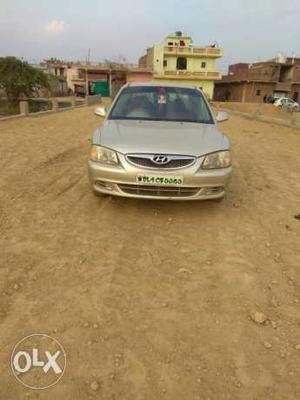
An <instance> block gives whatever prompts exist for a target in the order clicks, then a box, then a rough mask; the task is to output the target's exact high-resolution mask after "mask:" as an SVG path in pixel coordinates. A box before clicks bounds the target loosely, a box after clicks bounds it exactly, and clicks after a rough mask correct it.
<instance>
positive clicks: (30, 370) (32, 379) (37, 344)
mask: <svg viewBox="0 0 300 400" xmlns="http://www.w3.org/2000/svg"><path fill="white" fill-rule="evenodd" d="M65 367H66V354H65V351H64V349H63V347H62V345H61V344H60V343H59V342H58V341H57V340H56V339H54V338H52V337H51V336H49V335H45V334H40V333H38V334H33V335H30V336H26V337H25V338H23V339H22V340H20V341H19V342H18V343H17V344H16V346H15V347H14V350H13V352H12V355H11V368H12V371H13V373H14V375H15V377H16V379H17V380H18V381H19V382H21V383H22V384H23V385H25V386H27V387H29V388H31V389H46V388H48V387H50V386H53V385H55V384H56V383H57V382H58V381H59V380H60V379H61V378H62V376H63V374H64V371H65Z"/></svg>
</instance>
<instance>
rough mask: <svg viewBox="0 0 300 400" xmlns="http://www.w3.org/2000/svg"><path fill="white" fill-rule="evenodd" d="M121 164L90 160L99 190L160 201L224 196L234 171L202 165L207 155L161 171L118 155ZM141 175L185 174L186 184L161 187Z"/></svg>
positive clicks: (94, 187) (94, 179) (90, 173)
mask: <svg viewBox="0 0 300 400" xmlns="http://www.w3.org/2000/svg"><path fill="white" fill-rule="evenodd" d="M118 156H119V159H120V163H121V164H120V166H117V167H111V166H106V165H103V164H100V163H98V162H96V161H91V160H89V161H88V173H89V179H90V182H91V185H92V188H93V190H94V191H95V192H98V193H104V194H110V195H114V196H123V197H132V198H144V199H159V200H207V199H218V198H222V197H223V196H224V194H225V188H226V185H227V184H228V181H229V179H230V175H231V173H232V167H228V168H222V169H215V170H203V169H200V166H201V164H202V162H203V159H204V157H200V158H198V159H197V162H196V163H194V164H193V165H192V166H190V167H187V168H180V169H173V170H161V169H158V168H155V169H148V168H147V169H144V168H142V167H136V166H134V165H132V164H129V163H128V161H127V160H126V159H125V157H124V156H122V155H120V154H118ZM138 174H145V175H146V174H152V175H157V176H159V175H162V176H174V175H176V176H179V175H180V176H182V177H183V185H182V186H157V185H141V184H137V179H136V177H137V175H138Z"/></svg>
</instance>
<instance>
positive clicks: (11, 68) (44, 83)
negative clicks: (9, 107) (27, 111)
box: [0, 57, 49, 104]
mask: <svg viewBox="0 0 300 400" xmlns="http://www.w3.org/2000/svg"><path fill="white" fill-rule="evenodd" d="M0 88H1V89H3V90H4V91H5V93H6V96H7V98H8V101H9V103H10V104H15V103H17V101H18V99H19V98H20V97H21V96H26V97H30V96H32V94H33V93H34V91H35V90H37V89H40V88H46V89H48V88H49V80H48V77H47V75H46V74H45V73H44V72H43V71H40V70H38V69H36V68H34V67H32V66H30V65H29V64H28V63H27V62H25V61H22V60H19V59H18V58H16V57H0Z"/></svg>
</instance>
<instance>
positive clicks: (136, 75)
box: [126, 71, 152, 82]
mask: <svg viewBox="0 0 300 400" xmlns="http://www.w3.org/2000/svg"><path fill="white" fill-rule="evenodd" d="M151 80H152V73H151V72H134V71H129V72H127V79H126V81H127V82H149V81H151Z"/></svg>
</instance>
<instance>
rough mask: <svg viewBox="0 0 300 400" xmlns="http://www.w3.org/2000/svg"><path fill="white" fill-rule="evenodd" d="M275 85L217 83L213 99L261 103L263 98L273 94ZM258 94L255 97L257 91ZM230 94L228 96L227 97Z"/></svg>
mask: <svg viewBox="0 0 300 400" xmlns="http://www.w3.org/2000/svg"><path fill="white" fill-rule="evenodd" d="M275 86H276V84H275V83H271V82H270V83H261V82H249V83H247V82H231V83H222V82H220V83H217V84H216V86H215V92H214V99H215V100H218V101H226V100H228V101H237V102H253V103H262V102H263V100H264V96H269V95H272V94H273V91H274V90H275ZM258 90H259V91H260V94H259V95H257V91H258ZM229 92H230V96H229V97H227V96H226V95H228V93H229Z"/></svg>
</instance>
